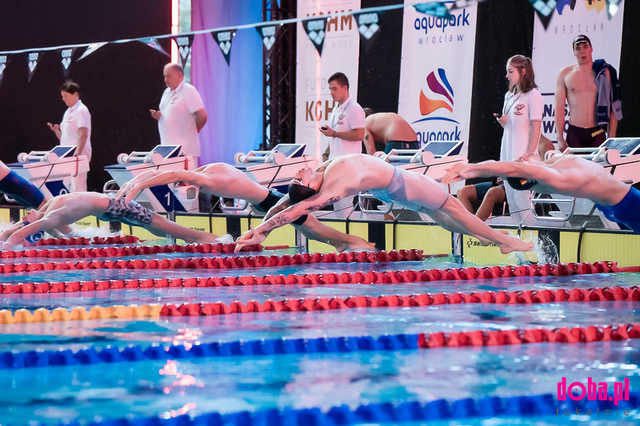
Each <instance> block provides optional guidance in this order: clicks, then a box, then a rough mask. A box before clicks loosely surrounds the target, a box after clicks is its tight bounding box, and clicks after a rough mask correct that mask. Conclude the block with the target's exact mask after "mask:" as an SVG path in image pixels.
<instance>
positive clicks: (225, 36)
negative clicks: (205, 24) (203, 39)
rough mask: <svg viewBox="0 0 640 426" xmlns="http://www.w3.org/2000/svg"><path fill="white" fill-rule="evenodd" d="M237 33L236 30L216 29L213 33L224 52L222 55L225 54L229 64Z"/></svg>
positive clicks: (214, 38)
mask: <svg viewBox="0 0 640 426" xmlns="http://www.w3.org/2000/svg"><path fill="white" fill-rule="evenodd" d="M235 35H236V31H235V30H228V31H214V32H212V33H211V36H212V37H213V40H214V41H215V42H216V43H217V44H218V47H219V48H220V51H221V52H222V56H224V60H225V61H227V65H229V60H230V58H231V42H232V41H233V36H235Z"/></svg>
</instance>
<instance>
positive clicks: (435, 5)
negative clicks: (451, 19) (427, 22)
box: [413, 2, 450, 17]
mask: <svg viewBox="0 0 640 426" xmlns="http://www.w3.org/2000/svg"><path fill="white" fill-rule="evenodd" d="M413 7H414V8H415V9H416V11H418V12H420V13H424V14H426V15H433V16H438V17H445V16H449V15H450V13H449V8H448V7H447V6H446V4H445V3H444V2H429V3H416V4H414V5H413Z"/></svg>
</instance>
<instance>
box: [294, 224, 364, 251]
mask: <svg viewBox="0 0 640 426" xmlns="http://www.w3.org/2000/svg"><path fill="white" fill-rule="evenodd" d="M294 226H295V227H296V228H297V229H298V230H299V231H300V232H302V233H303V234H304V235H305V236H306V237H307V238H310V239H312V240H317V241H321V242H323V243H326V244H331V245H332V246H334V247H335V248H336V250H337V251H344V250H375V248H376V246H375V244H373V243H370V242H369V241H366V240H364V239H362V238H360V237H357V236H355V235H349V234H345V233H343V232H340V231H338V230H335V229H333V228H331V227H329V226H327V225H324V224H322V223H321V222H320V221H319V220H318V219H316V218H315V217H314V216H312V215H309V216H308V217H307V220H306V221H305V222H304V223H303V224H302V225H294Z"/></svg>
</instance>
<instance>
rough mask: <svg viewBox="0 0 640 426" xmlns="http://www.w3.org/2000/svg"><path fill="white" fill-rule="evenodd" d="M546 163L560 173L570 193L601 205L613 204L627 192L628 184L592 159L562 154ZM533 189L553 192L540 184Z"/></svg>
mask: <svg viewBox="0 0 640 426" xmlns="http://www.w3.org/2000/svg"><path fill="white" fill-rule="evenodd" d="M548 165H549V166H550V167H553V168H554V169H556V170H558V171H559V172H560V173H561V174H562V176H563V178H564V179H563V180H564V182H565V183H566V185H567V188H570V191H568V192H570V193H571V194H570V195H574V196H576V197H580V198H590V199H592V200H593V201H595V202H596V203H598V204H602V205H613V204H617V203H618V202H620V200H622V199H623V198H624V196H625V195H626V194H627V192H629V185H626V184H625V183H623V182H621V181H620V180H618V179H617V178H615V177H613V176H612V175H611V174H610V173H609V170H608V169H605V168H603V167H602V166H601V165H600V164H598V163H594V162H593V161H589V160H585V159H583V158H579V157H575V156H569V155H563V156H560V157H559V159H557V160H555V161H553V162H551V163H550V164H548ZM535 189H536V191H542V192H554V191H553V190H550V191H548V190H549V189H551V188H547V187H543V185H541V184H538V185H536V186H535ZM556 192H557V191H556Z"/></svg>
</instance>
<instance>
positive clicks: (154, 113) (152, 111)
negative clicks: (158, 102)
mask: <svg viewBox="0 0 640 426" xmlns="http://www.w3.org/2000/svg"><path fill="white" fill-rule="evenodd" d="M149 114H151V117H153V118H155V119H156V120H160V119H161V118H162V113H161V112H160V111H158V110H157V109H150V110H149Z"/></svg>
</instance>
